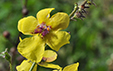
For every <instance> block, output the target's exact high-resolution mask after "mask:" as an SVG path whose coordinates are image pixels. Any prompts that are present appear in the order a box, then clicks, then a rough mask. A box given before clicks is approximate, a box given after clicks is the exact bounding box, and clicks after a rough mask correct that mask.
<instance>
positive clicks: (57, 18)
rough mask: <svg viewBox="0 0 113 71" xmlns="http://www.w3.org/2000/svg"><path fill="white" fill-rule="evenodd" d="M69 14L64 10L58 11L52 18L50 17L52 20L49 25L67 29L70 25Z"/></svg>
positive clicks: (53, 27) (54, 28)
mask: <svg viewBox="0 0 113 71" xmlns="http://www.w3.org/2000/svg"><path fill="white" fill-rule="evenodd" d="M69 21H70V19H69V16H68V14H66V13H63V12H58V13H56V14H54V15H53V16H52V17H51V18H50V22H49V23H47V25H50V26H52V29H53V30H57V29H61V30H62V29H66V28H67V27H68V25H69Z"/></svg>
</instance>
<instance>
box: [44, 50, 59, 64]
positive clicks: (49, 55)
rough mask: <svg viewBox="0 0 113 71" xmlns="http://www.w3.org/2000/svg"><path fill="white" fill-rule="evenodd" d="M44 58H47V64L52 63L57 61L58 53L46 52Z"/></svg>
mask: <svg viewBox="0 0 113 71" xmlns="http://www.w3.org/2000/svg"><path fill="white" fill-rule="evenodd" d="M43 57H44V58H46V62H52V61H54V60H56V59H57V53H56V52H54V51H52V50H46V51H45V52H44V55H43Z"/></svg>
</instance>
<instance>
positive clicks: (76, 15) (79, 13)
mask: <svg viewBox="0 0 113 71" xmlns="http://www.w3.org/2000/svg"><path fill="white" fill-rule="evenodd" d="M92 4H93V5H95V3H94V2H93V0H90V1H89V0H85V1H84V2H83V3H82V4H81V5H79V6H78V4H77V3H75V7H74V9H75V10H76V11H75V13H74V15H73V16H72V17H71V19H72V20H74V18H80V19H81V20H83V18H85V16H84V15H83V13H86V14H87V12H86V10H85V9H87V8H89V5H92ZM95 6H96V5H95Z"/></svg>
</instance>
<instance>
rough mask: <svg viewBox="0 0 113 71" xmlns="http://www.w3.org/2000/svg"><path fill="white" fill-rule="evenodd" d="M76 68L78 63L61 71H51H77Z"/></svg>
mask: <svg viewBox="0 0 113 71" xmlns="http://www.w3.org/2000/svg"><path fill="white" fill-rule="evenodd" d="M78 66H79V63H78V62H77V63H74V64H71V65H68V66H66V67H64V69H63V70H62V69H60V70H53V71H78Z"/></svg>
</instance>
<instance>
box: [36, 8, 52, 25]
mask: <svg viewBox="0 0 113 71" xmlns="http://www.w3.org/2000/svg"><path fill="white" fill-rule="evenodd" d="M52 10H54V8H46V9H42V10H40V11H39V12H38V13H37V19H38V21H39V23H40V24H41V23H42V22H47V21H48V20H49V17H50V12H51V11H52Z"/></svg>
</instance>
